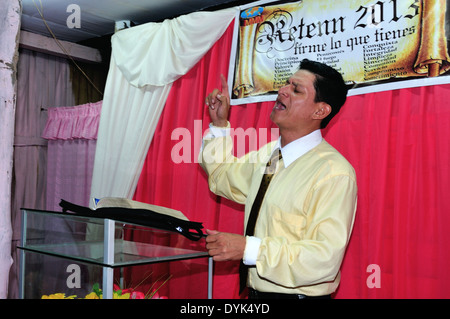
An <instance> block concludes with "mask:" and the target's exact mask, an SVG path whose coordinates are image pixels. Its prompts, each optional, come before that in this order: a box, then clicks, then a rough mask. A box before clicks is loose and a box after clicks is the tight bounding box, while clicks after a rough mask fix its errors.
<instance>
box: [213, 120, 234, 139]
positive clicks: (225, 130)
mask: <svg viewBox="0 0 450 319" xmlns="http://www.w3.org/2000/svg"><path fill="white" fill-rule="evenodd" d="M230 128H231V126H230V122H227V126H226V127H218V126H214V125H213V124H212V123H209V132H210V133H211V135H212V136H213V137H223V136H228V135H230Z"/></svg>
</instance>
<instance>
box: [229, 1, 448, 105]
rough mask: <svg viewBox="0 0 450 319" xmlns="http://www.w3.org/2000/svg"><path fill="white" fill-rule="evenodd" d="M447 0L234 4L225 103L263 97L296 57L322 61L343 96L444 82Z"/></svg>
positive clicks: (272, 90) (294, 64)
mask: <svg viewBox="0 0 450 319" xmlns="http://www.w3.org/2000/svg"><path fill="white" fill-rule="evenodd" d="M448 2H450V0H378V1H376V0H359V1H358V0H356V1H347V0H336V1H317V0H303V1H295V2H293V1H277V2H273V1H272V2H268V1H259V2H255V3H252V4H250V5H248V6H246V7H242V8H241V10H240V16H239V17H238V18H237V19H236V25H235V28H236V29H235V41H234V45H233V48H232V53H231V57H232V59H231V60H232V61H231V64H230V70H229V85H230V89H231V93H232V104H243V103H250V102H258V101H271V100H274V99H275V97H276V92H277V91H278V89H279V88H280V87H282V86H283V85H284V83H286V80H287V79H288V78H289V76H290V75H291V74H292V73H294V72H295V71H296V70H297V69H298V66H299V64H300V61H301V60H302V59H304V58H308V59H310V60H315V61H319V62H323V63H326V64H328V65H330V66H332V67H334V68H335V69H337V70H338V71H340V72H341V74H342V75H343V77H344V80H345V81H346V83H347V84H348V85H349V86H351V90H350V92H349V95H355V94H363V93H368V92H376V91H382V90H391V89H395V88H404V87H413V86H422V85H433V84H442V83H450V76H449V75H450V57H449V48H448V45H447V35H446V30H445V28H446V8H447V6H448V5H449V3H448Z"/></svg>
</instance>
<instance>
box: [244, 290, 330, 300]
mask: <svg viewBox="0 0 450 319" xmlns="http://www.w3.org/2000/svg"><path fill="white" fill-rule="evenodd" d="M248 298H249V299H331V295H324V296H307V295H302V294H282V293H277V292H261V291H257V290H255V289H252V288H248Z"/></svg>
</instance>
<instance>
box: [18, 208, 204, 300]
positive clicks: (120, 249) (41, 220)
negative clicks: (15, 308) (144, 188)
mask: <svg viewBox="0 0 450 319" xmlns="http://www.w3.org/2000/svg"><path fill="white" fill-rule="evenodd" d="M22 214H23V216H22V239H21V244H20V246H19V247H18V248H19V249H20V250H21V274H20V283H19V284H20V286H21V287H20V288H21V289H20V296H21V297H22V298H41V297H42V295H48V294H50V293H52V294H53V293H58V292H64V293H65V295H66V296H70V295H73V294H75V293H74V292H73V291H75V292H77V293H76V295H77V296H79V295H80V293H81V295H85V293H87V292H88V291H89V290H90V291H92V286H93V285H94V284H95V283H99V286H100V289H101V288H104V289H102V291H103V292H104V296H103V297H104V298H105V299H109V298H112V297H113V293H112V291H113V290H112V285H113V282H118V281H120V280H121V279H120V278H122V275H123V272H124V269H126V268H129V269H132V268H131V267H134V266H139V265H148V264H153V263H160V262H169V261H177V260H180V261H181V260H188V259H194V258H205V257H209V255H208V253H207V251H206V248H205V239H204V238H201V239H200V240H198V241H193V240H190V239H188V238H186V237H185V236H183V235H181V234H179V233H177V232H170V231H166V230H160V229H156V228H151V227H146V226H140V225H133V224H125V223H122V222H118V221H114V220H111V219H103V218H93V217H80V216H75V215H72V214H70V213H59V212H49V211H39V210H30V209H23V210H22ZM207 267H208V269H207V272H208V287H207V290H208V297H209V298H210V297H211V291H212V286H211V281H212V258H209V260H208V265H207ZM129 269H128V270H129ZM77 276H79V278H78V277H77ZM45 278H47V279H45ZM80 285H81V286H83V287H86V288H85V289H84V290H85V291H83V289H80V287H79V286H80ZM46 286H50V287H51V288H52V289H50V290H49V288H46ZM71 286H75V287H74V288H75V289H74V290H73V289H71V288H70V287H71ZM205 288H206V287H205ZM205 290H206V289H205ZM52 291H54V292H52Z"/></svg>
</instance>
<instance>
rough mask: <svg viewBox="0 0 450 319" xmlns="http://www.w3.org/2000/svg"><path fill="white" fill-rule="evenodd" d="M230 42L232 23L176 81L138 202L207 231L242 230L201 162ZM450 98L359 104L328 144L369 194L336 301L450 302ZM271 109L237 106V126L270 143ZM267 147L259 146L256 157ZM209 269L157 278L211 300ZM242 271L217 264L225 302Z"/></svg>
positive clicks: (168, 290) (438, 89)
mask: <svg viewBox="0 0 450 319" xmlns="http://www.w3.org/2000/svg"><path fill="white" fill-rule="evenodd" d="M231 41H232V27H231V26H230V27H229V29H228V30H227V31H226V33H225V34H224V35H223V37H222V38H221V39H220V40H219V41H218V42H217V43H216V44H215V45H214V47H213V48H212V49H211V50H210V51H209V52H208V53H207V54H206V55H205V56H204V58H203V59H202V60H201V61H200V62H199V63H198V64H197V65H196V66H195V67H194V68H193V69H191V70H190V72H189V73H188V74H186V75H185V76H183V77H182V78H181V79H179V80H178V81H176V82H175V83H174V85H173V88H172V90H171V92H170V96H169V98H168V100H167V103H166V106H165V109H164V111H163V113H162V116H161V119H160V122H159V124H158V127H157V130H156V132H155V135H154V138H153V141H152V144H151V146H150V149H149V151H148V155H147V159H146V162H145V165H144V168H143V171H142V174H141V177H140V181H139V183H138V186H137V189H136V193H135V199H136V200H139V201H142V202H147V203H151V204H156V205H161V206H166V207H170V208H173V209H177V210H180V211H182V212H183V213H184V214H185V215H186V216H187V217H188V218H189V219H190V220H193V221H200V222H203V224H204V226H205V228H209V229H217V230H220V231H225V232H235V233H242V232H243V206H241V205H238V204H235V203H233V202H231V201H228V200H226V199H223V198H219V197H217V196H215V195H213V194H212V193H211V192H210V191H209V189H208V185H207V178H206V175H205V174H204V172H203V171H202V169H201V168H200V167H199V165H198V163H197V154H198V150H199V147H200V141H201V137H202V134H203V133H204V131H205V130H206V129H207V127H208V124H209V116H208V113H207V108H206V107H205V104H204V98H205V96H206V95H207V94H208V93H209V92H210V91H211V90H212V89H213V88H215V87H219V85H220V77H219V76H220V74H221V73H223V74H225V75H226V74H227V73H228V65H229V52H230V47H231ZM448 93H450V85H441V86H429V87H420V88H412V89H403V90H394V91H386V92H381V93H373V94H366V95H359V96H354V97H349V98H348V100H347V103H346V105H345V106H344V107H343V109H342V110H341V112H340V114H339V115H338V116H337V117H336V118H335V119H334V120H333V121H332V122H331V124H330V125H329V128H327V129H326V130H324V132H323V135H324V137H325V139H326V140H327V141H328V142H329V143H330V144H332V145H333V146H334V147H336V148H337V149H338V150H339V151H340V152H341V153H342V154H343V155H344V156H345V157H346V158H347V159H348V160H349V161H350V162H351V163H352V164H353V166H354V167H355V170H356V174H357V178H358V187H359V195H358V211H357V217H356V221H355V226H354V231H353V235H352V238H351V240H350V244H349V247H348V250H347V253H346V256H345V259H344V262H343V266H342V280H341V285H340V287H339V289H338V291H337V293H336V296H335V297H336V298H448V297H450V289H448V285H449V283H450V274H449V272H448V269H450V256H449V254H448V253H447V250H448V249H447V247H449V244H450V232H448V231H447V230H446V225H448V224H450V216H449V214H447V213H448V211H449V210H450V196H445V192H446V190H448V189H449V187H450V172H449V166H450V144H449V138H448V136H449V127H450V108H449V105H448V103H447V100H446V96H447V94H448ZM272 105H273V103H256V104H247V105H242V106H233V107H232V110H231V114H230V122H231V124H232V126H233V127H235V128H242V129H243V130H246V129H251V128H256V131H257V132H259V133H260V134H261V135H260V136H259V137H258V139H259V140H261V139H262V138H264V139H270V131H269V130H267V129H270V128H273V124H272V123H271V121H270V119H269V113H270V111H271V108H272ZM259 129H261V130H259ZM246 132H247V131H246ZM264 135H266V136H264ZM263 136H264V137H263ZM268 136H269V137H268ZM181 145H183V149H182V150H181V148H180V146H181ZM186 146H187V147H186ZM256 147H257V143H255V141H254V140H252V139H251V138H249V142H248V145H247V147H246V149H245V151H248V150H249V149H253V148H256ZM241 151H242V150H241ZM237 155H240V154H237ZM180 160H183V162H181V163H179V161H180ZM130 236H132V235H130ZM137 239H139V238H137ZM144 239H145V238H144ZM147 240H148V239H147ZM206 265H207V261H206V259H198V260H194V261H185V262H171V263H168V264H164V265H163V264H158V265H157V266H156V267H157V271H156V273H171V274H173V275H174V276H173V277H172V278H171V279H170V280H169V282H168V283H167V284H166V285H165V286H164V288H163V289H162V290H161V294H163V295H167V296H168V297H169V298H186V297H187V298H205V297H206V292H205V291H206V282H207V276H206V270H207V267H206ZM137 272H138V271H136V273H137ZM237 273H238V263H236V262H223V263H219V262H218V263H215V265H214V289H213V297H214V298H238V297H239V296H238V275H237ZM130 280H131V279H130Z"/></svg>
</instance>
